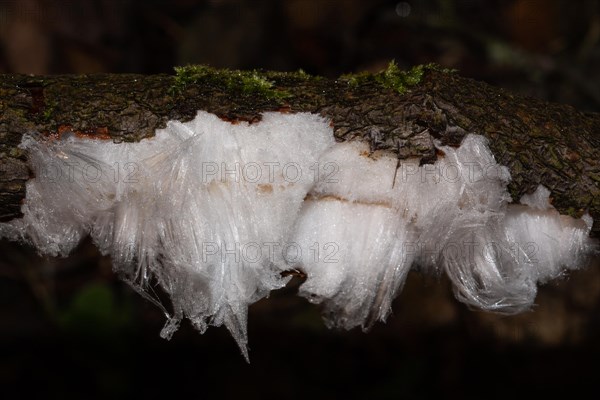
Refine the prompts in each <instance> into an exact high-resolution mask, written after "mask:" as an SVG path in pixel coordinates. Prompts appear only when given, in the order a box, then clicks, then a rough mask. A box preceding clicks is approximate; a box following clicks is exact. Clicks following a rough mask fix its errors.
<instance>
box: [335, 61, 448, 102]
mask: <svg viewBox="0 0 600 400" xmlns="http://www.w3.org/2000/svg"><path fill="white" fill-rule="evenodd" d="M427 70H430V71H439V72H444V73H454V72H455V71H454V70H451V69H448V68H442V67H440V66H439V65H437V64H423V65H417V66H415V67H413V68H411V69H410V70H408V71H402V70H401V69H400V68H399V67H398V65H397V64H396V62H395V61H393V60H392V61H391V62H390V63H389V65H388V66H387V68H386V69H385V70H383V71H381V72H377V73H375V74H372V73H369V72H359V73H357V74H347V75H342V76H341V77H340V80H342V81H346V82H348V84H349V85H350V86H359V85H362V84H366V83H372V82H377V83H379V84H380V85H381V86H383V87H385V88H387V89H392V90H395V91H396V92H398V93H400V94H404V93H406V91H407V90H409V89H410V88H411V87H412V86H416V85H418V84H419V83H420V82H421V80H422V79H423V74H424V73H425V71H427Z"/></svg>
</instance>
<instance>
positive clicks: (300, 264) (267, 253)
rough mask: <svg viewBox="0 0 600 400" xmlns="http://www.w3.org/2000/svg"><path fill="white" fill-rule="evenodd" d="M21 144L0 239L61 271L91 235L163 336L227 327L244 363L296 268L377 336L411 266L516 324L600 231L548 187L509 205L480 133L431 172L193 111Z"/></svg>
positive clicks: (354, 145) (316, 293) (346, 323)
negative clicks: (22, 158) (26, 167)
mask: <svg viewBox="0 0 600 400" xmlns="http://www.w3.org/2000/svg"><path fill="white" fill-rule="evenodd" d="M21 146H22V147H23V148H24V149H26V150H27V151H28V153H29V160H30V164H31V166H32V169H33V171H34V173H35V178H34V179H31V180H30V181H29V182H28V183H27V197H26V199H25V202H24V204H23V207H22V211H23V214H24V216H23V218H22V219H18V220H13V221H11V222H9V223H4V224H0V237H8V238H11V239H13V240H24V241H28V242H30V243H32V244H33V245H35V246H36V248H37V249H38V251H39V252H40V253H42V254H48V255H53V256H57V255H60V256H66V255H67V254H69V252H71V251H72V250H73V248H74V247H75V246H77V244H78V243H79V242H80V241H81V239H82V238H83V237H85V236H86V235H90V236H91V237H92V239H93V240H94V242H95V243H96V245H97V246H98V247H99V248H100V250H101V251H102V252H103V253H104V254H108V255H110V256H111V257H112V260H113V263H114V268H115V270H116V271H117V272H119V273H120V274H121V275H122V277H123V278H124V279H125V280H127V281H128V282H129V283H131V284H132V285H133V286H134V287H135V288H136V289H138V291H140V293H142V294H143V295H144V296H145V297H147V298H149V299H150V300H152V301H154V302H156V303H157V304H158V305H159V306H160V307H161V308H162V309H163V310H164V311H165V313H166V314H167V317H168V321H167V324H166V326H165V328H164V329H163V332H162V335H163V336H164V337H169V336H170V335H171V334H172V333H173V331H174V330H175V329H176V328H177V326H178V324H179V321H180V320H181V319H183V318H188V319H189V320H190V321H191V322H192V323H193V324H194V326H195V327H196V328H197V329H199V330H200V331H201V332H203V331H204V330H205V329H206V328H207V326H208V325H225V326H226V327H227V328H228V329H229V330H230V331H231V333H232V334H233V336H234V338H235V339H236V340H237V342H238V344H239V346H240V348H241V349H242V352H243V353H244V355H245V356H246V357H247V350H246V347H247V335H246V323H247V321H246V319H247V309H248V306H249V305H250V304H252V303H253V302H255V301H257V300H259V299H261V298H263V297H265V296H267V295H268V293H269V292H270V291H271V290H274V289H277V288H280V287H282V286H284V285H285V284H286V282H287V279H286V278H284V277H283V275H282V272H283V271H285V270H289V269H292V268H296V269H299V270H302V271H304V272H305V273H306V275H307V279H306V282H305V283H304V284H303V285H302V286H301V287H300V295H302V296H305V297H307V298H308V299H309V300H310V301H311V302H315V303H321V304H322V305H323V308H324V311H325V319H326V322H327V324H328V325H329V326H338V327H343V328H346V329H350V328H352V327H355V326H362V327H363V328H364V329H367V328H368V327H369V326H370V325H371V324H372V323H373V322H375V321H377V320H385V318H386V317H387V316H388V314H389V313H390V310H391V303H392V300H393V299H394V297H395V296H396V295H397V294H398V292H399V291H400V290H401V288H402V285H403V283H404V281H405V279H406V276H407V273H408V271H409V270H410V269H411V268H413V267H416V268H418V269H419V270H421V271H424V272H431V273H445V274H447V276H448V277H449V278H450V280H451V281H452V283H453V285H454V291H455V294H456V296H457V298H458V299H460V300H461V301H463V302H465V303H467V304H468V305H470V306H474V307H478V308H481V309H485V310H493V311H498V312H506V313H514V312H518V311H522V310H524V309H527V308H529V307H530V306H531V305H532V304H533V301H534V299H535V295H536V292H537V284H538V283H543V282H546V281H548V280H550V279H552V278H555V277H557V276H560V275H561V274H563V272H564V270H565V269H574V268H578V267H579V266H581V265H582V264H584V261H585V257H586V256H587V255H589V254H590V253H591V252H592V251H595V243H593V242H592V241H591V240H590V239H589V237H588V234H589V231H590V229H591V222H592V221H591V217H589V215H585V216H584V217H583V218H582V219H579V220H577V219H574V218H571V217H567V216H562V215H560V214H559V213H558V212H557V211H556V210H555V209H554V208H553V207H552V205H551V203H550V198H549V196H550V191H548V190H547V189H546V188H544V187H543V186H540V187H539V188H538V190H536V192H534V193H533V194H530V195H525V196H523V197H522V198H521V200H520V202H521V204H510V202H511V198H510V195H509V194H508V192H507V189H506V187H507V184H508V182H509V181H510V174H509V172H508V170H507V169H506V168H505V167H502V166H500V165H498V164H497V163H496V161H495V160H494V157H493V155H492V153H491V152H490V150H489V148H488V146H487V141H486V139H485V138H483V137H482V136H478V135H468V136H466V137H465V138H464V140H463V142H462V143H461V145H460V147H458V148H454V147H448V146H440V145H438V146H437V147H438V150H439V151H440V154H442V156H440V157H439V158H438V160H437V161H436V162H435V163H434V164H426V165H419V160H403V161H402V162H400V163H399V162H398V160H397V159H396V158H395V157H394V156H393V155H392V154H389V153H379V152H375V153H372V152H371V151H370V149H369V146H368V145H367V144H366V143H363V142H359V141H356V142H344V143H335V141H334V139H333V131H332V128H331V127H330V125H329V122H328V121H327V120H325V119H323V118H322V117H320V116H318V115H314V114H309V113H300V114H280V113H265V114H263V117H262V120H261V121H260V122H258V123H255V124H248V123H245V122H240V123H237V124H231V123H229V122H225V121H222V120H220V119H219V118H217V117H216V116H215V115H212V114H209V113H206V112H199V113H198V115H197V116H196V118H195V119H194V120H192V121H189V122H186V123H180V122H176V121H171V122H169V123H168V124H167V127H166V129H161V130H158V131H157V132H156V136H155V137H154V138H151V139H145V140H142V141H141V142H139V143H130V144H127V143H121V144H115V143H110V142H106V141H102V140H91V139H86V138H79V137H77V136H76V135H73V134H71V135H63V136H62V137H61V138H60V139H58V140H49V139H44V138H41V137H39V136H38V135H34V134H31V135H25V136H24V137H23V142H22V145H21ZM155 283H157V284H158V285H160V287H161V288H162V290H163V291H164V292H166V293H167V294H168V295H169V297H170V300H171V303H172V304H171V305H170V306H164V305H163V304H162V303H161V302H160V301H159V300H158V299H157V298H156V297H155V296H154V295H153V293H154V292H153V290H152V286H153V285H154V284H155Z"/></svg>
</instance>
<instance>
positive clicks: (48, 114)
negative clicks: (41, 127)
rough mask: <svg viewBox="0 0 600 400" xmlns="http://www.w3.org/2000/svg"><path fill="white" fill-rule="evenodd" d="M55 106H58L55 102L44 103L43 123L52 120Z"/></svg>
mask: <svg viewBox="0 0 600 400" xmlns="http://www.w3.org/2000/svg"><path fill="white" fill-rule="evenodd" d="M57 105H58V104H57V103H56V102H55V101H46V107H45V109H44V113H43V114H42V117H43V118H44V121H45V122H49V121H50V120H51V119H52V117H53V116H54V111H55V110H56V106H57Z"/></svg>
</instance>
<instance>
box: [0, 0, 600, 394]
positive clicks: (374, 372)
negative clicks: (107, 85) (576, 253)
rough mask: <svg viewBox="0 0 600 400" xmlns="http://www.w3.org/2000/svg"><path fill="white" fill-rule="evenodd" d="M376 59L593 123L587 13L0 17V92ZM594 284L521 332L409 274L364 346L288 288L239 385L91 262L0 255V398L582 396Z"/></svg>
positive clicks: (597, 44)
mask: <svg viewBox="0 0 600 400" xmlns="http://www.w3.org/2000/svg"><path fill="white" fill-rule="evenodd" d="M391 59H395V60H396V62H397V63H398V64H399V65H400V66H403V67H408V66H411V65H414V64H418V63H425V62H437V63H439V64H442V65H443V66H446V67H451V68H456V69H458V70H459V71H460V73H461V74H463V75H465V76H469V77H473V78H475V79H480V80H484V81H487V82H489V83H492V84H495V85H499V86H502V87H506V88H508V89H510V90H513V91H516V92H521V93H525V94H528V95H532V96H536V97H541V98H544V99H548V100H550V101H556V102H562V103H568V104H572V105H573V106H575V107H577V108H579V109H581V110H585V111H594V112H597V111H598V110H599V109H600V4H599V2H598V1H594V0H586V1H579V2H572V1H566V0H564V1H561V0H555V1H542V0H507V1H499V0H493V1H474V0H447V1H444V0H423V1H410V2H398V1H387V0H372V1H360V0H344V1H342V0H288V1H274V0H273V1H267V0H262V1H261V0H259V1H245V2H242V1H234V0H212V1H201V0H174V1H158V0H149V1H134V0H123V1H116V0H115V1H110V0H97V1H92V0H81V1H80V0H62V1H50V0H18V1H6V0H0V73H13V72H16V73H35V74H55V73H91V72H138V73H171V72H172V68H173V66H175V65H182V64H187V63H206V64H210V65H212V66H216V67H228V68H241V69H247V68H263V69H275V70H284V71H285V70H295V69H298V68H302V69H304V70H305V71H307V72H309V73H313V74H319V75H325V76H328V77H336V76H338V75H339V74H341V73H346V72H353V71H360V70H378V69H380V68H382V67H384V66H385V65H386V64H387V63H388V62H389V61H390V60H391ZM595 267H596V269H597V267H598V265H596V266H595ZM578 274H579V275H578ZM593 277H594V278H589V276H588V275H584V273H583V272H578V273H574V274H573V275H572V277H571V278H569V280H568V281H563V282H559V283H556V284H555V285H550V286H549V287H545V288H543V289H542V291H541V293H540V299H539V303H540V304H539V306H538V308H536V310H534V312H532V313H528V314H526V315H524V316H520V317H501V316H495V315H488V314H483V313H476V312H472V311H469V310H467V309H466V308H465V307H463V306H462V305H459V304H458V303H456V302H455V301H454V300H453V299H452V295H451V292H450V290H449V288H448V284H447V282H445V281H443V280H442V281H436V280H431V281H429V280H425V279H424V278H422V277H419V276H418V275H416V274H412V275H411V276H410V278H409V282H408V284H407V287H406V289H405V290H404V292H403V293H402V295H401V296H400V297H399V299H398V300H397V301H396V303H395V308H394V310H395V312H394V316H392V317H391V318H390V321H388V323H387V324H378V325H377V326H376V327H375V328H374V329H373V330H372V331H371V332H370V333H368V334H363V333H361V332H360V331H357V330H355V331H351V332H336V331H328V330H326V329H325V328H324V326H323V324H322V322H321V321H320V317H319V314H318V309H317V308H316V307H314V306H311V305H308V304H307V303H306V302H305V301H304V300H302V299H299V298H297V297H295V296H293V293H294V292H295V290H296V288H297V284H298V282H295V285H291V286H290V287H288V288H286V289H284V290H282V291H279V292H277V293H274V294H273V295H272V296H271V298H270V299H266V300H263V301H261V302H259V303H257V304H256V305H254V306H253V307H252V308H251V310H250V316H249V320H250V326H249V332H250V348H251V360H252V364H251V365H246V364H245V362H244V361H243V358H242V357H241V355H240V354H239V352H238V350H237V348H236V346H235V344H234V342H233V340H232V339H230V338H229V337H228V334H227V332H226V331H225V330H224V329H220V328H219V329H217V328H212V329H209V331H208V332H207V333H206V334H205V335H204V336H201V335H199V334H198V333H197V332H195V331H194V330H193V329H192V328H191V327H190V326H188V325H187V324H183V326H182V328H181V329H180V331H179V332H177V333H176V334H175V336H174V338H173V339H172V340H171V341H170V342H167V341H164V340H161V339H160V338H159V337H158V332H159V331H160V328H161V326H162V323H163V322H164V316H162V315H161V314H160V312H159V311H158V310H157V309H156V308H155V307H154V306H153V305H152V304H149V303H148V302H146V301H144V300H143V299H141V298H140V297H139V296H138V295H137V294H136V293H134V292H133V291H132V290H130V289H129V288H128V287H127V286H126V285H125V284H123V283H121V282H119V281H118V279H117V278H116V277H115V276H114V275H113V273H112V271H111V266H110V260H109V259H107V258H105V257H101V256H100V255H99V254H98V253H97V251H96V250H95V248H94V247H93V245H92V244H91V243H84V244H82V246H81V247H80V249H79V250H78V251H77V252H76V253H75V254H74V255H73V256H72V257H69V258H67V259H43V258H40V257H38V256H37V255H35V252H34V251H33V250H32V249H29V248H27V247H25V246H18V245H15V244H9V243H6V242H0V299H1V300H0V301H1V302H0V321H1V323H0V390H1V393H2V395H6V396H7V398H9V397H8V396H9V395H10V394H18V395H19V397H26V395H27V394H36V395H37V396H36V397H44V398H69V397H77V398H96V397H97V398H101V397H102V398H105V397H107V396H110V397H125V396H136V397H137V396H144V397H147V398H154V397H163V396H174V395H186V394H189V395H192V396H194V397H201V396H203V395H207V394H210V395H219V396H223V397H229V396H231V397H233V396H237V397H245V398H270V397H298V398H300V397H304V398H306V397H312V398H321V397H329V398H334V397H342V396H346V397H366V396H369V397H373V398H397V397H400V396H406V397H426V396H427V397H428V396H434V395H444V396H452V395H456V396H461V397H474V396H482V397H484V398H499V397H502V398H507V397H509V396H510V397H513V396H518V395H523V394H537V395H545V394H554V395H556V394H564V395H574V392H575V391H579V390H582V391H583V390H587V389H595V390H596V392H597V386H598V383H597V374H598V372H599V371H598V366H597V360H598V355H599V354H600V351H599V350H600V349H599V347H598V344H597V341H596V340H595V338H596V337H597V336H598V334H599V333H600V329H599V327H600V312H598V311H600V310H599V308H600V301H599V293H600V280H599V279H598V277H597V276H595V275H594V276H593ZM566 291H569V293H571V294H570V295H569V296H566V297H565V295H564V293H565V292H566ZM565 299H566V300H565ZM590 315H591V316H592V317H590ZM595 315H597V316H595Z"/></svg>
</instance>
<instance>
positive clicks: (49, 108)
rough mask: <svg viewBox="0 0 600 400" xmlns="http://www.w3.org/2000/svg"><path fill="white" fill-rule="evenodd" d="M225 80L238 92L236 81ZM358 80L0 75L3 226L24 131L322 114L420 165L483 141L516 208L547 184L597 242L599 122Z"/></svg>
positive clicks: (428, 85)
mask: <svg viewBox="0 0 600 400" xmlns="http://www.w3.org/2000/svg"><path fill="white" fill-rule="evenodd" d="M228 73H231V74H233V75H232V76H233V79H234V83H235V77H236V74H238V73H237V72H235V71H233V72H228ZM357 77H359V78H360V79H355V78H352V77H350V78H349V77H342V78H340V79H337V80H329V79H325V78H318V77H311V76H308V75H306V74H303V73H275V72H264V73H260V79H261V80H262V81H264V82H267V83H268V84H269V85H270V86H269V88H268V91H262V90H261V89H260V88H259V89H256V88H253V87H251V88H250V90H247V88H245V87H244V86H243V85H242V84H241V83H240V84H239V85H238V84H234V85H232V84H231V81H226V80H224V79H223V76H222V75H219V76H218V78H217V79H213V78H212V77H211V76H210V74H206V75H203V76H201V77H199V78H197V79H188V80H187V81H185V80H184V81H182V79H181V77H178V76H175V75H150V76H142V75H129V74H108V75H64V76H26V75H0V171H1V174H0V219H1V220H2V221H7V220H10V219H13V218H17V217H19V216H20V205H21V202H22V199H23V198H24V196H25V183H26V181H27V179H29V177H30V171H29V169H28V167H27V164H26V161H27V154H25V153H24V152H23V151H22V150H21V149H19V147H18V145H19V143H20V142H21V137H22V135H23V134H24V133H26V132H31V131H35V132H40V133H43V134H47V135H59V134H61V133H62V132H65V131H72V132H75V133H76V134H80V135H90V136H98V137H99V138H104V139H109V138H110V139H112V140H115V141H138V140H140V139H142V138H145V137H149V136H152V135H153V133H154V131H155V130H156V129H157V128H161V127H164V126H165V124H166V122H167V121H168V120H172V119H177V120H181V121H187V120H190V119H192V118H193V117H194V116H195V114H196V111H197V110H206V111H209V112H212V113H215V114H217V115H219V116H220V117H221V118H224V119H227V120H230V121H233V122H235V121H237V120H246V121H256V120H259V119H260V114H261V112H264V111H276V110H279V111H283V112H302V111H310V112H315V113H320V114H321V115H324V116H326V117H328V118H330V119H331V121H332V126H333V128H334V133H335V136H336V138H337V139H338V140H340V141H343V140H349V139H356V138H362V139H364V140H367V141H368V142H369V143H370V144H371V148H372V149H373V150H376V149H388V150H389V151H392V152H394V153H395V154H397V155H398V157H399V158H409V157H418V158H420V159H421V162H422V163H428V162H432V161H434V160H435V159H436V157H437V156H438V155H437V154H436V151H435V148H434V142H433V141H434V140H435V139H437V140H439V141H440V142H441V143H443V144H448V145H458V144H459V143H460V141H461V139H462V138H463V137H464V136H465V135H466V134H467V133H478V134H483V135H485V136H486V137H488V138H489V140H490V146H491V148H492V151H493V152H494V155H495V157H496V159H497V161H498V162H499V163H500V164H503V165H506V166H508V168H509V169H510V173H511V176H512V182H511V184H510V186H509V190H510V193H511V195H512V196H513V199H514V200H517V199H518V198H519V197H520V196H521V195H522V194H524V193H527V192H530V191H532V190H533V189H535V188H536V187H537V185H538V184H543V185H545V186H546V187H548V188H549V189H550V190H551V193H552V200H553V205H554V206H555V207H556V208H557V209H558V210H559V211H560V212H561V213H563V214H570V215H573V216H581V215H582V214H583V213H585V212H586V211H588V212H589V213H590V214H591V215H592V217H593V218H594V227H593V231H592V235H593V236H595V237H598V236H600V114H583V113H581V112H578V111H577V110H575V109H573V108H572V107H570V106H566V105H558V104H549V103H546V102H544V101H541V100H538V99H533V98H527V97H523V96H519V95H515V94H511V93H509V92H507V91H505V90H502V89H499V88H495V87H492V86H489V85H487V84H485V83H482V82H477V81H474V80H471V79H467V78H463V77H461V76H460V75H459V74H456V73H450V72H447V71H442V70H440V69H439V68H429V67H428V68H424V69H423V74H422V76H420V77H419V78H420V79H419V81H418V82H415V83H413V84H412V86H410V87H409V88H408V90H406V91H398V90H396V89H395V88H393V87H389V86H386V85H382V84H381V82H379V81H377V80H376V79H369V78H368V77H367V78H365V76H364V75H358V76H357ZM228 82H229V83H228ZM240 82H241V81H240Z"/></svg>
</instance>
